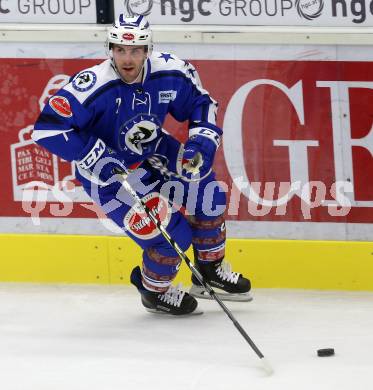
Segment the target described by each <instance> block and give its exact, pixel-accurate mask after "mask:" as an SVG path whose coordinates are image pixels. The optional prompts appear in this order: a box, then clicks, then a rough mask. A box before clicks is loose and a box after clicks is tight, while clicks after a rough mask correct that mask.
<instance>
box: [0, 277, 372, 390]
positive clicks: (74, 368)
mask: <svg viewBox="0 0 373 390" xmlns="http://www.w3.org/2000/svg"><path fill="white" fill-rule="evenodd" d="M254 297H255V298H254V301H253V302H251V303H229V302H228V303H227V306H228V307H229V308H230V309H231V310H232V312H233V314H234V315H235V316H236V318H237V320H238V321H239V322H240V323H241V325H242V326H243V327H244V328H245V330H246V331H247V333H248V334H249V336H250V337H251V338H252V339H253V341H254V342H255V343H256V344H257V346H258V347H259V349H261V351H262V352H263V354H264V355H265V356H266V358H267V359H268V360H269V361H270V363H271V364H272V366H273V368H274V370H275V372H274V374H273V375H272V376H269V377H268V376H266V374H265V372H264V371H263V369H262V368H261V362H260V360H259V359H258V357H257V356H256V355H255V353H254V352H253V351H252V349H251V348H250V347H249V345H248V344H247V343H246V342H245V340H244V339H243V338H242V336H241V335H240V334H239V333H238V331H237V330H236V328H235V327H234V326H233V324H232V322H231V321H230V320H229V319H228V317H227V316H226V315H225V313H224V312H222V311H221V309H220V308H219V306H218V305H217V304H216V303H215V302H213V301H212V302H211V301H200V307H201V308H202V309H203V310H204V314H203V315H200V316H192V317H188V318H175V317H167V316H162V315H154V314H149V313H147V312H145V311H144V310H143V308H142V306H141V304H140V301H139V295H138V293H137V292H136V291H135V290H134V289H133V288H131V287H120V286H114V287H113V286H75V285H73V286H66V285H64V286H61V285H58V286H46V285H42V286H39V285H24V284H21V285H19V284H1V285H0V389H1V390H117V389H118V390H119V389H120V390H127V389H128V390H129V389H131V390H132V389H133V390H145V389H149V390H158V389H159V390H161V389H162V390H171V389H172V390H194V389H198V390H203V389H206V390H207V389H211V390H241V389H242V390H243V389H245V390H371V389H373V356H372V354H373V293H347V292H318V291H297V290H293V291H290V290H256V291H254ZM325 347H333V348H335V351H336V354H335V356H333V357H324V358H320V357H317V356H316V350H317V349H319V348H325Z"/></svg>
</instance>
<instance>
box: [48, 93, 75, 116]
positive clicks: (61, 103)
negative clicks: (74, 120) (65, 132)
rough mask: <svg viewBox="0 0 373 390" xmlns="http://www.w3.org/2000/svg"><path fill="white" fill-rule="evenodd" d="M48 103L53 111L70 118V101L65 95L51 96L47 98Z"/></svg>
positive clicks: (71, 114)
mask: <svg viewBox="0 0 373 390" xmlns="http://www.w3.org/2000/svg"><path fill="white" fill-rule="evenodd" d="M49 105H50V106H51V108H52V110H53V111H54V112H56V113H57V114H58V115H61V116H63V117H64V118H71V117H72V116H73V113H72V111H71V106H70V103H69V101H68V100H67V99H66V98H65V96H53V97H52V98H51V99H49Z"/></svg>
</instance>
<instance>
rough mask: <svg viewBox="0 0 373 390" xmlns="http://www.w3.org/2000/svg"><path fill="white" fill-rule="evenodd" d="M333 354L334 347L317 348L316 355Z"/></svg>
mask: <svg viewBox="0 0 373 390" xmlns="http://www.w3.org/2000/svg"><path fill="white" fill-rule="evenodd" d="M333 355H334V348H323V349H318V350H317V356H320V357H324V356H333Z"/></svg>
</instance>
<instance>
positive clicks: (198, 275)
mask: <svg viewBox="0 0 373 390" xmlns="http://www.w3.org/2000/svg"><path fill="white" fill-rule="evenodd" d="M117 177H118V180H119V182H120V183H121V184H122V185H123V187H124V189H125V190H126V191H127V192H128V193H129V194H130V195H131V196H132V198H133V200H134V201H135V202H136V203H137V204H138V205H139V206H140V207H141V208H142V209H143V211H145V214H146V215H147V216H148V217H149V219H150V220H151V221H152V222H153V223H154V224H155V225H156V227H157V229H158V230H159V232H160V233H161V234H162V236H163V237H164V238H165V239H166V240H167V242H168V243H169V244H170V245H171V246H172V248H173V249H174V250H175V251H176V253H177V254H178V255H179V257H180V258H181V260H184V261H185V263H186V264H187V266H188V267H189V269H190V270H191V272H192V274H193V275H194V276H195V277H196V278H197V280H198V281H199V283H200V284H201V285H202V286H203V287H204V288H205V289H206V291H207V292H208V293H209V294H210V296H211V298H212V299H215V301H216V302H217V303H218V304H219V306H220V307H221V308H222V309H223V310H224V312H225V314H226V315H227V316H228V317H229V319H230V320H231V321H232V322H233V325H234V326H235V327H236V328H237V330H238V331H239V332H240V333H241V335H242V337H243V338H244V339H245V340H246V341H247V343H248V344H249V345H250V347H251V348H252V349H253V350H254V352H255V353H256V355H257V356H258V357H259V359H260V361H261V362H262V364H263V368H264V369H265V371H266V372H267V374H269V375H270V374H272V373H273V369H272V367H271V365H270V364H269V362H268V361H267V359H266V358H265V357H264V355H263V354H262V352H261V351H260V350H259V348H258V347H257V346H256V345H255V343H254V341H253V340H252V339H251V338H250V337H249V335H248V334H247V333H246V331H245V329H244V328H243V327H242V326H241V325H240V323H239V322H238V321H237V320H236V318H235V317H234V316H233V314H232V313H231V311H230V310H229V309H228V308H227V306H225V304H224V303H223V301H222V300H221V299H220V298H219V296H218V295H216V293H215V291H214V290H213V289H212V287H211V286H210V285H209V284H208V283H207V282H206V281H205V280H204V279H203V276H202V275H201V273H200V272H199V271H198V269H197V268H196V267H195V266H194V265H193V263H192V262H191V261H190V260H189V258H188V256H187V255H186V254H185V253H184V251H183V250H182V249H181V248H180V247H179V245H178V244H177V243H176V242H175V241H174V240H173V238H172V237H171V236H170V235H169V234H168V232H167V230H166V229H165V228H164V227H163V226H162V224H161V222H160V221H159V220H158V219H157V218H156V217H155V216H154V215H153V214H152V212H151V210H150V209H149V207H148V206H147V205H146V204H145V203H144V202H143V201H142V199H141V198H140V197H139V196H138V195H137V193H136V191H135V190H134V189H133V188H132V187H131V185H130V184H129V183H128V181H127V180H126V177H124V176H123V175H122V174H117Z"/></svg>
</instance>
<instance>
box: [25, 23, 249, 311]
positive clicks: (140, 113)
mask: <svg viewBox="0 0 373 390" xmlns="http://www.w3.org/2000/svg"><path fill="white" fill-rule="evenodd" d="M107 50H108V56H109V58H108V59H107V60H106V61H104V62H102V63H100V64H99V65H96V66H93V67H91V68H89V69H85V70H83V71H81V72H80V73H78V74H77V75H76V76H74V77H73V78H72V79H71V80H70V82H69V83H68V84H67V85H65V86H64V87H63V88H62V89H61V90H59V91H58V92H57V93H56V95H54V96H53V97H51V98H50V99H49V101H48V103H47V104H46V106H45V108H44V109H43V111H42V113H41V114H40V116H39V118H38V120H37V122H36V124H35V127H34V131H33V135H32V137H33V139H34V141H35V142H37V143H38V144H40V145H42V146H43V147H45V148H47V149H48V150H50V151H51V152H52V153H54V154H56V155H58V156H60V157H62V158H63V159H65V160H68V161H75V163H76V178H77V179H78V180H79V181H80V182H81V183H82V185H83V187H84V189H85V190H86V191H87V193H88V194H89V195H90V196H91V198H92V199H93V200H94V201H95V202H96V203H97V204H99V205H100V206H101V207H102V208H103V209H104V211H105V212H106V214H107V216H108V217H109V218H111V219H112V220H113V221H114V222H115V223H116V224H117V225H118V226H120V227H121V228H123V230H124V231H126V232H127V234H128V236H129V237H131V238H132V239H133V240H134V241H135V242H136V243H137V244H138V245H140V246H141V248H142V249H143V262H142V268H141V269H140V267H136V268H135V269H134V270H133V271H132V274H131V281H132V283H133V284H134V285H135V286H136V287H137V288H138V291H139V292H140V294H141V300H142V303H143V305H144V306H145V307H146V308H147V309H148V310H149V311H155V312H164V313H168V314H173V315H182V314H189V313H193V312H196V308H197V301H196V299H195V298H194V296H197V297H202V298H203V297H206V295H205V292H204V291H203V288H202V286H200V285H198V281H196V280H194V278H193V279H192V282H193V286H192V289H191V291H190V294H189V293H187V292H185V291H183V290H182V289H181V287H180V286H178V287H173V286H172V285H171V282H172V280H173V279H174V278H175V276H176V274H177V272H178V269H179V266H180V258H179V257H178V256H177V254H176V252H175V250H174V249H173V248H172V247H171V246H170V245H169V244H168V243H167V242H166V240H165V239H164V238H163V236H162V235H161V234H160V233H159V232H158V230H157V229H156V227H155V225H153V224H152V223H150V221H149V218H147V217H146V215H143V214H142V212H141V210H139V208H138V207H137V205H136V204H134V202H133V200H132V199H131V198H130V197H129V196H128V194H126V193H125V191H124V190H123V187H122V186H121V184H120V182H119V181H118V180H116V178H117V176H116V173H117V172H118V170H119V171H121V172H127V174H128V176H127V180H129V181H130V182H131V183H132V186H133V187H134V188H135V190H136V191H137V193H138V194H139V196H140V197H141V198H142V199H143V201H144V202H145V203H146V204H147V206H148V207H149V208H150V209H151V210H152V212H153V213H154V215H156V216H157V218H159V219H160V220H161V221H162V224H163V226H165V228H166V229H167V231H168V232H169V234H170V235H171V236H172V237H173V239H174V240H175V241H176V242H177V243H178V245H179V246H180V247H181V248H182V249H183V250H186V249H187V248H188V247H189V246H190V245H191V244H193V249H194V252H195V259H196V266H197V268H198V269H199V270H200V272H201V273H202V275H203V276H204V277H205V279H206V281H208V282H209V283H210V284H211V285H212V286H213V287H217V288H219V289H221V290H223V294H225V295H223V299H230V300H249V299H250V298H249V290H250V281H249V280H248V279H246V278H244V277H243V276H242V275H241V274H239V273H237V272H233V271H232V270H231V268H230V265H229V263H227V262H225V261H224V260H223V259H224V250H225V237H226V232H225V223H224V215H223V214H224V208H225V203H226V199H225V194H224V192H222V191H221V190H220V189H219V187H218V186H217V185H216V186H212V187H211V184H212V183H213V182H214V178H215V176H214V173H213V172H212V171H211V167H212V164H213V161H214V156H215V152H216V149H217V148H218V147H219V144H220V138H221V134H222V130H221V129H220V128H219V127H217V126H216V123H215V120H216V108H217V104H216V102H215V101H214V100H213V99H212V98H211V97H210V96H209V94H208V92H207V91H206V90H204V89H203V88H202V86H201V83H200V81H199V77H198V74H197V72H196V70H195V68H194V67H193V66H192V65H191V64H190V63H189V62H188V61H183V60H180V59H179V58H177V57H176V56H175V55H173V54H170V53H158V52H153V51H152V31H151V30H150V27H149V23H148V22H147V20H146V18H145V17H143V16H140V15H136V16H134V17H127V16H124V15H120V16H119V18H118V19H117V20H116V21H115V23H114V24H113V26H112V27H111V28H109V29H108V37H107ZM167 114H171V115H172V116H173V117H174V118H175V119H176V120H178V121H185V120H188V121H189V138H188V141H187V142H186V144H185V145H182V144H180V143H179V142H178V141H177V140H176V139H175V138H174V137H172V136H171V135H170V134H168V133H167V132H166V131H165V130H163V129H162V124H163V122H164V120H165V117H166V115H167ZM140 173H141V175H140ZM140 176H141V177H140ZM170 183H171V184H172V183H174V188H175V189H176V188H179V189H180V188H182V190H183V195H182V196H181V197H180V196H179V198H178V199H175V198H176V196H175V194H174V196H173V197H171V196H167V197H165V196H164V195H162V194H164V188H165V186H166V187H167V188H169V187H170V186H169V184H170ZM209 184H210V187H209V188H210V189H211V188H213V191H206V189H207V186H208V185H209ZM171 192H172V191H169V194H171ZM175 192H177V191H176V190H175V191H174V193H175ZM206 194H207V195H206ZM208 194H210V195H209V196H210V197H211V199H210V200H209V202H210V204H211V210H212V211H213V212H208V211H206V207H205V206H204V200H206V199H205V198H206V196H208ZM191 199H194V201H193V202H192V201H191ZM175 206H179V207H178V208H177V207H176V208H175ZM172 207H173V209H172ZM180 208H182V209H183V210H185V212H183V213H182V212H181V211H180ZM216 210H220V211H218V212H216ZM224 292H225V293H224Z"/></svg>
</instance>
